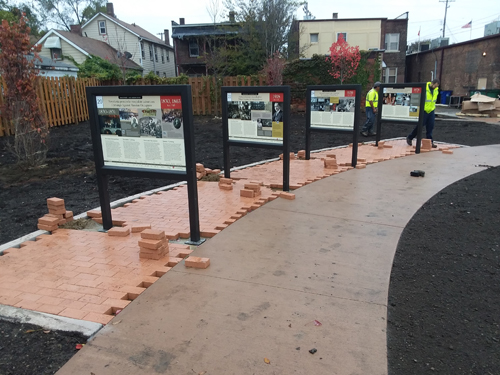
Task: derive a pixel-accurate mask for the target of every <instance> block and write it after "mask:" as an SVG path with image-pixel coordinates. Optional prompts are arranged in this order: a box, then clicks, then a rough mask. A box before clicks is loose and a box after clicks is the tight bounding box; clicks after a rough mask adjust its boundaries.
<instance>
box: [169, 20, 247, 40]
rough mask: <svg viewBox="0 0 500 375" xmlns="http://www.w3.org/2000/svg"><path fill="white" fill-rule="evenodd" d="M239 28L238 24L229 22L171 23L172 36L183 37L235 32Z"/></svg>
mask: <svg viewBox="0 0 500 375" xmlns="http://www.w3.org/2000/svg"><path fill="white" fill-rule="evenodd" d="M239 30H240V26H239V24H237V23H229V22H224V23H218V24H214V23H201V24H191V25H178V24H174V23H172V38H177V39H183V38H186V37H188V38H189V37H196V36H208V35H227V34H237V33H238V32H239Z"/></svg>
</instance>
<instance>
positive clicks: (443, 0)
mask: <svg viewBox="0 0 500 375" xmlns="http://www.w3.org/2000/svg"><path fill="white" fill-rule="evenodd" d="M454 1H455V0H439V2H440V3H446V4H445V7H444V22H443V38H444V36H445V33H446V14H447V13H448V8H449V5H448V3H452V2H454Z"/></svg>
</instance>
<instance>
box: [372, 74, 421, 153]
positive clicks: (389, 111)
mask: <svg viewBox="0 0 500 375" xmlns="http://www.w3.org/2000/svg"><path fill="white" fill-rule="evenodd" d="M422 93H424V95H422ZM424 106H425V83H382V84H381V85H380V91H379V95H378V108H382V110H381V111H378V112H377V136H376V141H375V144H376V145H378V142H379V141H380V139H381V137H382V123H384V122H393V123H402V124H404V123H406V124H410V125H411V126H412V127H415V126H417V142H416V150H415V153H417V154H418V153H420V141H421V139H422V124H423V118H424ZM410 131H411V130H408V132H407V133H406V134H402V135H404V136H405V137H406V136H407V135H408V134H409V133H410Z"/></svg>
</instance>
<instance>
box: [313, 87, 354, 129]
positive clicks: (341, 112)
mask: <svg viewBox="0 0 500 375" xmlns="http://www.w3.org/2000/svg"><path fill="white" fill-rule="evenodd" d="M310 109H311V111H310V113H311V118H310V121H311V128H313V129H314V128H315V129H341V130H353V129H354V118H355V113H356V90H331V91H330V90H311V108H310Z"/></svg>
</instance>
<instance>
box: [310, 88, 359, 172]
mask: <svg viewBox="0 0 500 375" xmlns="http://www.w3.org/2000/svg"><path fill="white" fill-rule="evenodd" d="M361 89H362V87H361V85H329V86H307V104H306V160H309V159H310V157H311V132H313V131H314V132H325V133H344V134H345V133H352V159H351V165H352V166H353V167H355V166H356V164H357V161H358V135H359V121H360V118H361V112H360V108H361ZM313 93H315V97H314V98H312V94H313ZM319 93H322V94H321V95H322V96H320V97H318V96H317V95H316V94H319ZM329 93H330V94H331V95H336V96H335V97H333V98H332V97H329V96H328V95H330V94H329ZM353 99H354V103H352V100H353ZM313 100H315V102H314V103H313ZM332 100H333V101H335V102H336V103H332ZM325 105H326V106H327V107H328V108H327V109H326V110H325V108H324V106H325ZM353 105H354V108H352V106H353ZM313 106H314V107H315V110H313ZM321 106H323V108H322V109H321V108H319V107H321ZM316 107H318V108H316ZM352 109H354V118H353V119H352V121H349V123H347V119H346V120H344V118H343V115H342V112H348V113H352V112H353V111H352ZM325 111H326V112H330V113H331V116H332V121H333V122H332V121H329V122H328V123H327V122H325V121H326V120H325V121H322V122H321V123H319V122H317V121H314V120H311V116H312V114H313V113H314V112H318V114H320V113H322V112H323V113H324V112H325ZM335 115H337V116H336V117H338V121H340V118H342V123H339V124H336V123H335V121H337V120H336V119H334V118H333V116H335Z"/></svg>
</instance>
